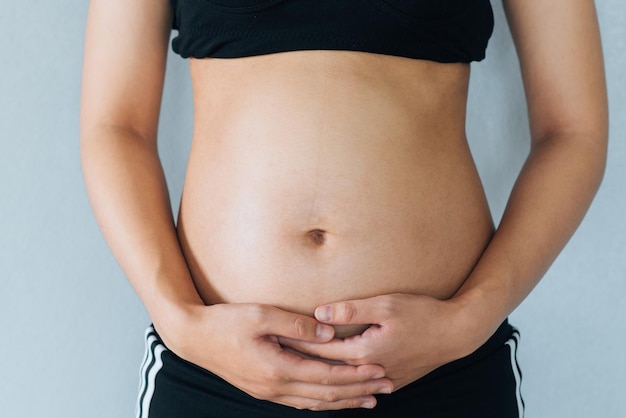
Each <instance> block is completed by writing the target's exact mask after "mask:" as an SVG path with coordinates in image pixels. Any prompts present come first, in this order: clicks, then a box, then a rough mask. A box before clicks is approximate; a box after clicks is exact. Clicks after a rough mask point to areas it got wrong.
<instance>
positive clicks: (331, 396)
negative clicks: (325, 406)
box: [322, 390, 339, 403]
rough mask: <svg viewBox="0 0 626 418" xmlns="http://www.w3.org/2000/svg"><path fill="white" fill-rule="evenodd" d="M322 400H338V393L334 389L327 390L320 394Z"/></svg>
mask: <svg viewBox="0 0 626 418" xmlns="http://www.w3.org/2000/svg"><path fill="white" fill-rule="evenodd" d="M322 400H323V401H324V402H326V403H331V402H336V401H337V400H339V395H338V394H337V392H336V391H334V390H328V391H326V392H324V394H323V395H322Z"/></svg>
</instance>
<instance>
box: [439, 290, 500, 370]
mask: <svg viewBox="0 0 626 418" xmlns="http://www.w3.org/2000/svg"><path fill="white" fill-rule="evenodd" d="M447 303H449V305H450V306H451V307H452V310H453V317H452V321H451V323H452V330H453V333H454V336H455V337H454V338H456V340H455V343H456V346H457V347H458V348H459V349H460V351H461V352H460V354H461V356H460V357H464V356H466V355H469V354H471V353H473V352H474V351H475V350H477V349H478V348H479V347H480V346H481V345H483V344H484V343H485V342H486V341H487V340H488V339H489V337H491V336H492V335H493V333H494V332H495V331H496V330H497V329H498V327H499V326H500V324H502V322H503V321H504V320H505V318H506V315H505V316H502V315H500V314H498V310H497V309H496V307H495V306H493V303H492V302H490V300H489V298H488V297H487V295H486V294H485V293H484V292H482V291H481V290H479V289H473V290H472V291H470V292H465V293H463V294H458V295H455V296H453V297H452V298H451V299H449V300H448V301H447ZM460 357H459V358H460Z"/></svg>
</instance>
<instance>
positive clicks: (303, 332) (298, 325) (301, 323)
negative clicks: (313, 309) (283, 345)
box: [293, 317, 309, 339]
mask: <svg viewBox="0 0 626 418" xmlns="http://www.w3.org/2000/svg"><path fill="white" fill-rule="evenodd" d="M293 326H294V328H295V330H296V335H297V336H298V337H299V338H301V339H307V338H308V336H309V323H308V321H307V320H306V319H305V318H302V317H297V318H296V319H295V320H294V321H293Z"/></svg>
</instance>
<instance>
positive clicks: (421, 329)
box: [174, 294, 471, 410]
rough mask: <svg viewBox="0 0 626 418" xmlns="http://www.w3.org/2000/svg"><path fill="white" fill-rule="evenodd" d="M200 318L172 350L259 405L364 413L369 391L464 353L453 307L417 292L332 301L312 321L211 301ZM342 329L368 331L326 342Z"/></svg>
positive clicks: (391, 386) (383, 389)
mask: <svg viewBox="0 0 626 418" xmlns="http://www.w3.org/2000/svg"><path fill="white" fill-rule="evenodd" d="M200 316H203V318H199V317H198V315H196V318H195V319H196V320H194V321H193V323H194V324H195V325H194V328H193V329H190V328H188V327H187V328H186V332H185V335H186V336H187V338H186V339H185V341H184V343H183V344H178V346H176V347H175V349H174V351H175V352H177V354H179V355H180V356H181V357H183V358H185V359H187V360H189V361H191V362H193V363H196V364H198V365H200V366H201V367H204V368H206V369H208V370H211V371H212V372H213V373H215V374H217V375H218V376H220V377H222V378H223V379H225V380H226V381H228V382H229V383H231V384H232V385H234V386H236V387H238V388H239V389H241V390H243V391H244V392H246V393H248V394H250V395H252V396H254V397H256V398H258V399H264V400H269V401H272V402H275V403H279V404H283V405H288V406H292V407H295V408H299V409H311V410H334V409H344V408H373V407H374V406H375V405H376V398H375V397H374V396H373V395H374V394H384V393H391V392H392V391H394V390H397V389H399V388H401V387H403V386H405V385H407V384H409V383H411V382H413V381H415V380H417V379H419V378H420V377H422V376H424V375H426V374H427V373H429V372H430V371H432V370H434V369H435V368H437V367H438V366H440V365H442V364H445V363H447V362H449V361H452V360H454V359H457V358H460V357H462V356H463V355H465V354H469V352H471V350H470V351H468V349H469V345H468V344H467V341H464V339H463V337H461V336H460V334H462V333H459V332H458V329H459V328H458V326H459V318H460V317H461V316H462V315H460V314H459V308H458V307H457V306H456V305H455V304H454V303H451V302H450V301H441V300H438V299H435V298H432V297H428V296H422V295H411V294H389V295H381V296H375V297H372V298H367V299H359V300H351V301H343V302H337V303H332V304H328V305H324V306H320V307H318V308H317V309H316V310H315V318H311V317H309V316H306V315H300V314H296V313H292V312H287V311H284V310H281V309H278V308H276V307H273V306H269V305H257V304H221V305H213V306H210V307H206V309H205V310H204V311H203V314H202V315H200ZM198 319H201V320H200V321H198ZM188 324H189V323H188ZM207 324H211V325H210V326H209V325H207ZM350 324H371V325H370V326H369V328H367V329H366V330H365V331H364V332H363V333H362V334H360V335H355V336H352V337H348V338H345V339H340V338H334V329H333V327H332V325H350Z"/></svg>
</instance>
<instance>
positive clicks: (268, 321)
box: [251, 305, 335, 342]
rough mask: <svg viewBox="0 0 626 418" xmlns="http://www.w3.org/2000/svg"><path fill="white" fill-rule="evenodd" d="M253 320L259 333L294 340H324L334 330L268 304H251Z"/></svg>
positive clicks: (313, 319) (329, 337)
mask: <svg viewBox="0 0 626 418" xmlns="http://www.w3.org/2000/svg"><path fill="white" fill-rule="evenodd" d="M251 309H254V311H253V314H252V315H253V318H254V319H253V320H254V321H255V324H256V329H257V331H258V333H259V335H275V336H283V337H287V338H291V339H294V340H302V341H311V342H326V341H329V340H331V339H332V338H333V336H334V333H335V330H334V328H333V327H332V326H330V325H325V324H321V323H319V322H318V321H317V320H315V318H312V317H310V316H306V315H301V314H297V313H293V312H287V311H284V310H282V309H278V308H275V307H273V306H269V305H252V307H251Z"/></svg>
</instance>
